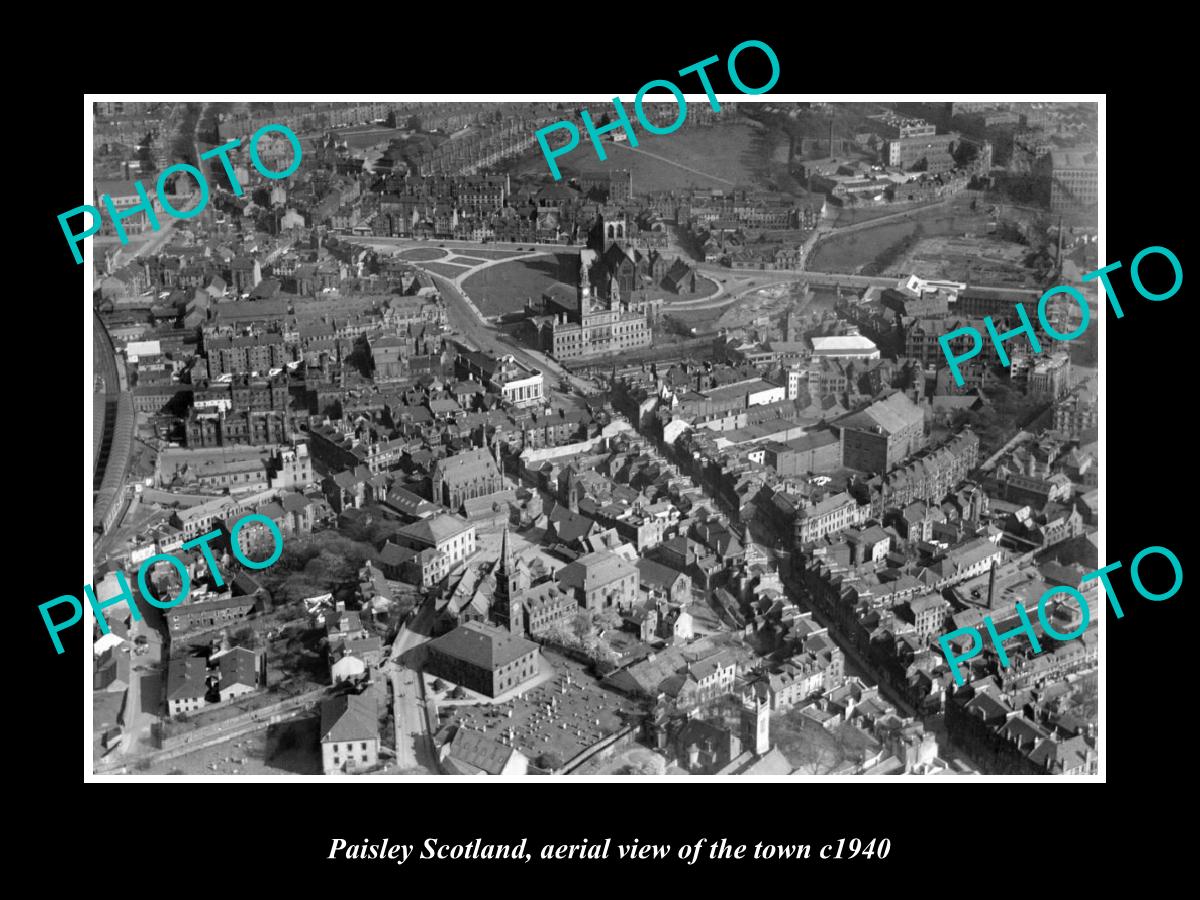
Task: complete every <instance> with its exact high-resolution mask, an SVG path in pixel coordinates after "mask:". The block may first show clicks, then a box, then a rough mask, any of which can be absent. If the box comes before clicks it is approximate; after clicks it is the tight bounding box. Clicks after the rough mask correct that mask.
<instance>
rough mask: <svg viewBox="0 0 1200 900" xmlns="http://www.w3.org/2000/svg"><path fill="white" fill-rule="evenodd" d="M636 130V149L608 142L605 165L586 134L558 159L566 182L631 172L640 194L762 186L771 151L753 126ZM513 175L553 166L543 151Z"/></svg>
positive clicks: (547, 170) (544, 171)
mask: <svg viewBox="0 0 1200 900" xmlns="http://www.w3.org/2000/svg"><path fill="white" fill-rule="evenodd" d="M634 127H635V130H636V133H637V142H638V145H637V148H636V149H633V148H630V147H629V146H628V145H626V144H624V143H621V144H615V143H613V142H611V141H604V152H605V155H606V156H607V159H605V160H604V161H601V160H599V159H598V158H597V157H596V151H595V148H594V147H592V144H591V142H590V141H589V140H587V134H586V132H585V133H584V135H583V138H582V140H581V141H580V143H579V146H578V147H576V148H575V149H574V150H573V151H571V152H570V153H568V154H567V155H566V156H560V157H559V158H558V159H557V160H556V161H557V163H558V167H559V169H560V171H561V172H562V175H563V178H564V180H565V179H570V178H578V177H579V175H580V174H583V173H606V172H609V171H611V170H612V169H629V170H630V171H631V172H632V173H633V189H634V192H635V193H637V194H644V193H645V192H647V191H657V190H669V189H672V188H675V189H678V188H685V187H689V186H694V187H717V188H728V187H730V186H731V184H747V185H748V184H754V183H759V182H760V181H761V179H762V177H763V174H764V172H765V169H766V162H767V157H768V156H769V155H770V149H769V148H764V147H763V145H762V144H761V138H760V132H759V131H758V130H757V129H755V128H753V127H751V126H749V125H744V124H727V125H716V126H712V127H703V128H690V129H686V130H681V131H676V132H675V133H674V134H662V135H653V134H648V133H646V132H645V130H643V129H642V128H640V127H639V126H638V125H636V124H635V126H634ZM639 151H645V152H639ZM647 154H654V156H650V155H647ZM656 156H658V157H663V159H656V158H655V157H656ZM672 163H678V165H672ZM681 166H686V167H687V168H681ZM688 169H695V170H696V171H695V172H691V171H688ZM512 171H513V174H514V175H548V174H549V173H550V167H549V166H548V165H547V164H546V159H545V157H544V156H543V155H542V154H541V153H540V152H538V153H536V154H533V155H531V156H528V157H524V158H522V159H521V161H520V162H519V163H518V164H517V165H516V166H515V167H514V169H513V170H512ZM698 173H702V174H698Z"/></svg>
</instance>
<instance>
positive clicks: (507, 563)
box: [497, 521, 512, 581]
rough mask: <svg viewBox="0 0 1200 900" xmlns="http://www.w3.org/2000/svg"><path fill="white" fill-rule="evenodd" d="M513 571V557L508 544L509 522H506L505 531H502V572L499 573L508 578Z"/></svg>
mask: <svg viewBox="0 0 1200 900" xmlns="http://www.w3.org/2000/svg"><path fill="white" fill-rule="evenodd" d="M511 572H512V558H511V556H510V555H509V546H508V522H507V521H506V522H505V523H504V531H502V532H501V533H500V572H499V575H500V576H501V577H503V578H505V579H506V580H507V578H508V575H509V574H510V573H511ZM498 580H499V579H497V581H498Z"/></svg>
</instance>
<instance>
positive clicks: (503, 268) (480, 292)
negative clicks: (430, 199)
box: [443, 251, 579, 316]
mask: <svg viewBox="0 0 1200 900" xmlns="http://www.w3.org/2000/svg"><path fill="white" fill-rule="evenodd" d="M578 268H579V252H578V251H575V252H565V253H554V254H549V253H547V254H546V255H544V256H536V257H532V258H529V259H519V260H513V261H512V262H506V263H501V264H500V265H497V266H489V267H488V268H486V269H483V270H481V271H479V272H476V273H475V274H474V275H472V276H471V277H470V278H468V279H467V280H466V281H464V282H463V288H464V289H465V290H466V292H467V293H468V294H469V295H470V297H471V300H472V302H474V304H475V305H476V306H478V307H479V311H480V312H481V313H483V314H484V315H485V316H495V315H502V314H504V313H509V312H516V311H518V310H521V309H523V308H524V307H525V300H526V299H527V298H529V297H533V298H535V299H536V298H538V297H540V296H541V295H542V293H543V292H544V291H546V290H547V289H549V288H550V287H551V286H553V285H555V284H566V285H569V286H572V287H573V286H574V285H575V284H576V283H577V279H578ZM443 274H444V273H443Z"/></svg>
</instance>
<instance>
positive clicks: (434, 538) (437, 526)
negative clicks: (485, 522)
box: [398, 513, 471, 546]
mask: <svg viewBox="0 0 1200 900" xmlns="http://www.w3.org/2000/svg"><path fill="white" fill-rule="evenodd" d="M470 527H471V525H470V524H469V523H468V522H465V521H463V520H462V519H460V518H459V517H458V516H452V515H450V514H449V513H442V515H440V516H434V517H433V518H431V519H422V520H421V521H420V522H413V523H412V524H411V525H405V526H404V527H403V528H401V529H400V531H399V532H398V533H399V534H403V535H405V536H406V537H410V538H413V539H415V540H418V541H421V542H422V543H424V544H428V545H430V546H437V545H438V544H440V543H442V542H443V541H448V540H450V539H451V538H453V537H455V536H456V535H459V534H462V533H463V532H464V531H466V530H467V529H468V528H470Z"/></svg>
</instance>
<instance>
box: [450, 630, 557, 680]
mask: <svg viewBox="0 0 1200 900" xmlns="http://www.w3.org/2000/svg"><path fill="white" fill-rule="evenodd" d="M429 646H430V647H431V648H436V649H437V650H438V651H439V652H441V653H443V654H445V655H446V656H451V657H454V658H455V659H460V660H463V661H464V662H467V663H470V664H471V665H474V666H477V667H479V668H482V669H487V670H488V671H494V670H495V669H497V668H499V667H500V666H505V665H508V664H509V663H510V662H512V661H513V660H516V659H520V658H521V657H523V656H525V655H526V654H529V653H533V652H535V651H536V650H537V649H538V645H537V644H535V643H533V641H527V640H525V638H523V637H520V636H518V635H515V634H510V633H509V632H507V631H503V630H501V629H499V628H493V627H492V626H490V625H483V624H480V623H478V622H467V623H466V624H465V625H460V626H458V627H457V628H455V629H454V630H453V631H451V632H449V633H448V634H444V635H442V636H441V637H440V638H437V639H436V640H433V641H430V642H429Z"/></svg>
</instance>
